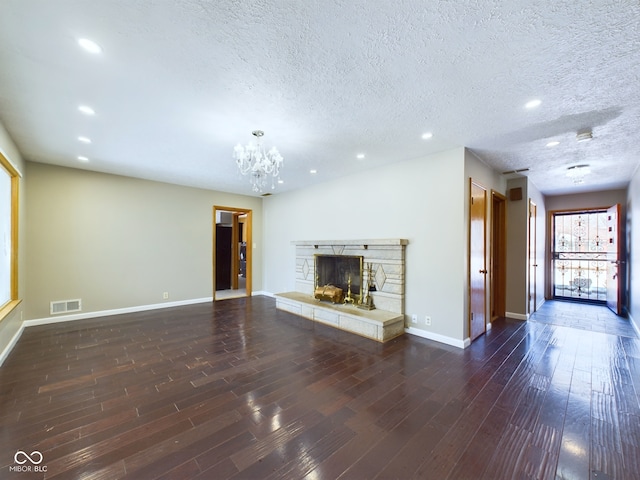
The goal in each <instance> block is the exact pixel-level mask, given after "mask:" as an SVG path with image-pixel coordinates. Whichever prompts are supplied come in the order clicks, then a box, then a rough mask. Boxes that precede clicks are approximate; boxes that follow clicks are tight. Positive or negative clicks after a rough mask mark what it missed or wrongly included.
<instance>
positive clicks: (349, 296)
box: [344, 275, 356, 303]
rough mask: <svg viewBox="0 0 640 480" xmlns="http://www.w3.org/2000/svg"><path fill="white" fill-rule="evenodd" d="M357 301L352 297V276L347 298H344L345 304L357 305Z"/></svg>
mask: <svg viewBox="0 0 640 480" xmlns="http://www.w3.org/2000/svg"><path fill="white" fill-rule="evenodd" d="M355 301H356V299H355V298H353V297H352V296H351V275H349V282H348V288H347V296H346V297H344V303H355Z"/></svg>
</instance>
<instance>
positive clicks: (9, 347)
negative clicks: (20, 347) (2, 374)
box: [0, 322, 24, 367]
mask: <svg viewBox="0 0 640 480" xmlns="http://www.w3.org/2000/svg"><path fill="white" fill-rule="evenodd" d="M23 331H24V322H23V323H21V324H20V328H18V331H17V332H16V333H14V334H13V337H11V340H10V341H9V343H7V346H6V347H5V348H4V350H3V351H2V353H0V367H1V366H2V364H3V363H4V361H5V360H6V359H7V357H8V356H9V354H10V353H11V350H13V347H15V346H16V343H18V340H20V337H21V336H22V332H23Z"/></svg>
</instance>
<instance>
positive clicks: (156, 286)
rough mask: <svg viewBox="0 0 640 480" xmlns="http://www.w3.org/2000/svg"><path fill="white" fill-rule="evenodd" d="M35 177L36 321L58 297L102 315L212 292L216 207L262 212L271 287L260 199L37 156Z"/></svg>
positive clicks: (257, 226)
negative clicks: (50, 161)
mask: <svg viewBox="0 0 640 480" xmlns="http://www.w3.org/2000/svg"><path fill="white" fill-rule="evenodd" d="M27 176H28V179H29V180H28V182H29V188H28V192H27V209H28V210H29V215H28V218H27V232H26V234H27V238H28V242H29V257H28V260H27V275H28V277H29V281H28V283H27V296H28V298H29V302H28V304H27V310H26V318H27V319H34V318H43V317H49V316H50V314H49V303H50V302H51V301H58V300H72V299H81V300H82V306H83V312H97V311H104V310H113V309H120V308H129V307H138V306H145V305H155V304H161V303H163V302H178V301H188V300H194V299H200V298H208V297H211V296H212V294H213V292H212V288H213V286H212V285H213V280H212V247H213V244H212V235H213V229H212V225H213V205H222V206H227V207H241V208H247V209H252V210H253V212H254V214H253V232H254V234H253V240H254V244H255V245H256V247H257V248H256V249H254V250H253V254H254V256H253V289H254V291H256V290H260V289H261V288H262V285H261V278H262V256H261V251H262V222H261V220H262V199H260V198H255V197H247V196H241V195H231V194H226V193H221V192H214V191H208V190H201V189H196V188H188V187H182V186H177V185H169V184H165V183H159V182H152V181H146V180H139V179H134V178H128V177H120V176H116V175H109V174H103V173H95V172H89V171H85V170H76V169H70V168H63V167H56V166H51V165H44V164H39V163H32V162H28V163H27ZM163 292H169V299H168V300H164V299H163V296H162V294H163Z"/></svg>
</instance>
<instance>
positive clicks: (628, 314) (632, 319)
mask: <svg viewBox="0 0 640 480" xmlns="http://www.w3.org/2000/svg"><path fill="white" fill-rule="evenodd" d="M627 316H628V317H629V321H630V322H631V326H632V327H633V329H634V330H635V331H636V334H637V335H638V337H640V327H638V324H637V323H636V321H635V320H634V318H633V317H632V316H631V313H629V312H627Z"/></svg>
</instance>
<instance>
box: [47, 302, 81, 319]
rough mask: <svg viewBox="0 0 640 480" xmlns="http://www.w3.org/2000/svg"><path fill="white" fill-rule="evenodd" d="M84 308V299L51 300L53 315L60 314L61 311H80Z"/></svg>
mask: <svg viewBox="0 0 640 480" xmlns="http://www.w3.org/2000/svg"><path fill="white" fill-rule="evenodd" d="M81 310H82V300H80V299H77V300H59V301H57V302H51V309H50V312H49V313H50V314H51V315H58V314H60V313H69V312H79V311H81Z"/></svg>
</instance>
